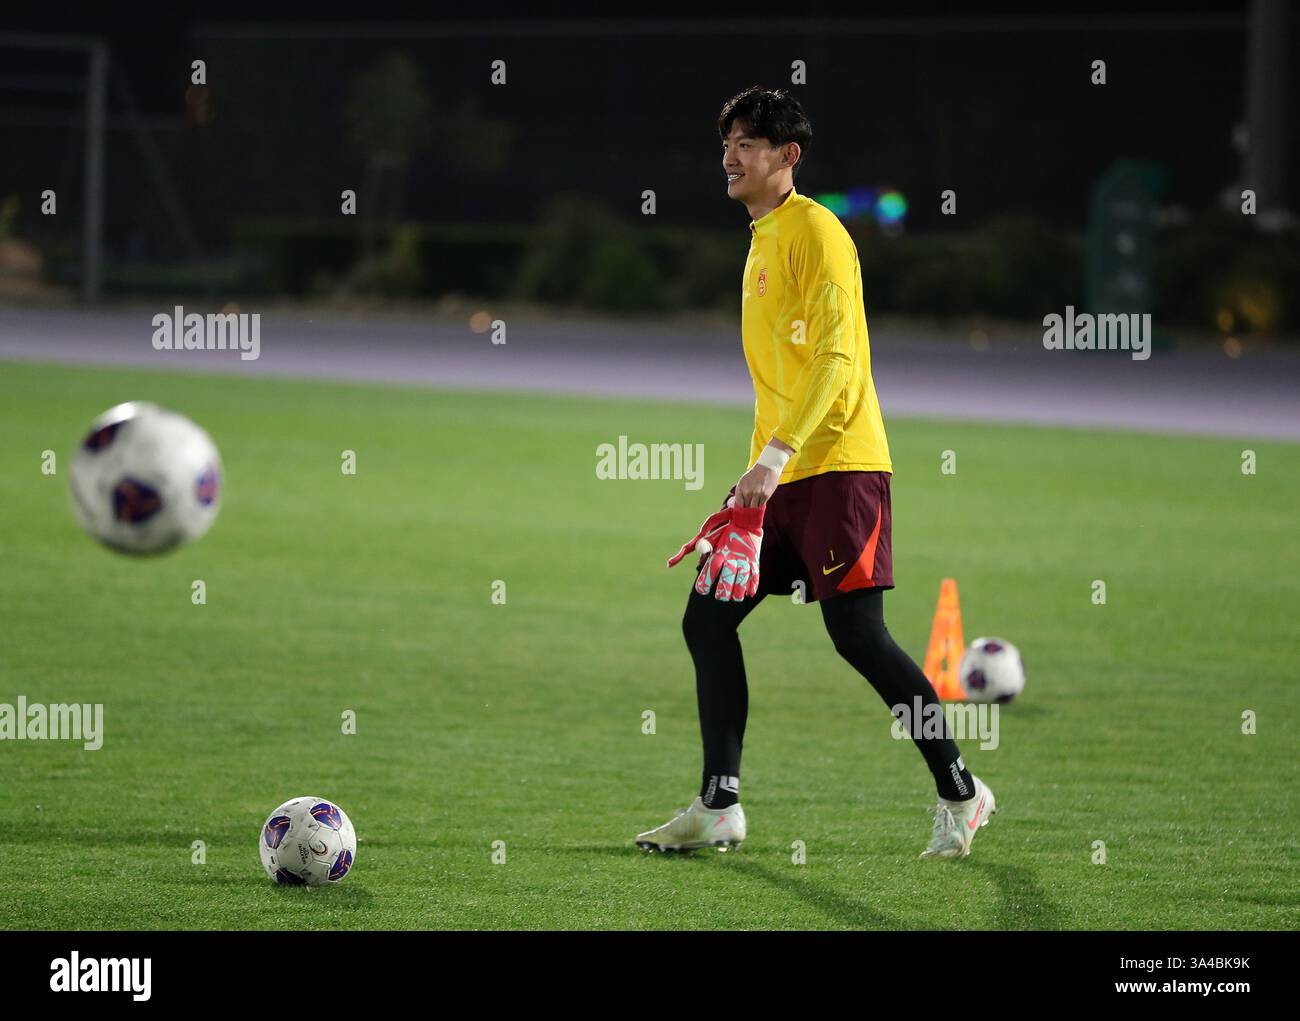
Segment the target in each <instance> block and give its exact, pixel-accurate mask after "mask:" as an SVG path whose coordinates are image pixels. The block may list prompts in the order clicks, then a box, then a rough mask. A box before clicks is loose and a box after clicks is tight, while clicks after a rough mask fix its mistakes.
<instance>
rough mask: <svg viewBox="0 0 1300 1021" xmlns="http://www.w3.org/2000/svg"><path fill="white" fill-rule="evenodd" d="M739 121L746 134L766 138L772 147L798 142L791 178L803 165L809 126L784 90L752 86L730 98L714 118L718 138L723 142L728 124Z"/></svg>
mask: <svg viewBox="0 0 1300 1021" xmlns="http://www.w3.org/2000/svg"><path fill="white" fill-rule="evenodd" d="M736 121H743V122H744V123H745V125H746V126H747V127H748V130H747V131H746V134H749V135H752V136H754V137H755V138H766V139H767V140H768V141H769V142H771V143H772V144H773V145H774V146H781V145H785V144H786V143H787V142H798V143H799V152H800V155H799V161H798V162H797V163H796V164H795V165H794V171H793V173H794V175H798V173H799V168H800V167H802V166H803V165H804V162H805V160H806V159H807V156H808V148H809V146H811V145H812V124H811V123H810V122H809V120H808V115H807V114H806V113H804V112H803V107H802V106H801V105H800V104H799V100H797V99H795V98H794V96H792V95H791V94H790V92H789V91H788V90H786V89H765V88H762V87H761V86H758V85H752V86H750V87H749V88H747V89H745V91H744V92H738V93H736V95H734V96H732V97H731V98H730V99H728V100H727V102H726V103H725V104H724V105H723V107H722V113H720V114H719V115H718V135H719V137H721V138H722V139H723V140H724V141H725V140H726V137H727V135H729V134H730V133H731V128H732V125H733V124H734V123H735V122H736Z"/></svg>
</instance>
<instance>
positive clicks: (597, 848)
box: [564, 844, 906, 930]
mask: <svg viewBox="0 0 1300 1021" xmlns="http://www.w3.org/2000/svg"><path fill="white" fill-rule="evenodd" d="M564 850H565V851H572V852H577V853H580V854H582V855H583V856H588V855H591V854H604V855H606V856H608V857H610V858H618V859H622V860H626V859H627V857H628V856H629V855H633V856H640V857H643V858H649V859H653V860H654V861H656V862H663V863H664V864H666V865H672V866H674V867H677V868H691V867H693V866H699V865H712V864H713V858H714V857H715V856H716V857H719V858H721V857H726V858H727V859H728V861H727V865H728V866H729V867H731V868H734V869H736V870H738V871H740V872H744V873H747V874H749V875H751V876H754V877H755V878H758V879H762V880H765V881H766V882H768V883H769V884H771V885H772V886H774V887H777V888H779V889H781V890H783V891H784V892H786V893H788V894H791V895H792V896H795V897H797V898H799V899H800V900H802V901H804V902H805V903H808V904H812V905H813V906H815V907H816V908H818V909H819V910H820V911H821V912H822V913H823V914H825V915H827V916H828V917H829V918H832V919H835V920H836V921H838V922H841V923H843V924H844V926H845V927H847V928H851V929H886V930H898V929H900V928H906V926H904V925H902V924H901V923H900V922H899V921H898V920H897V919H895V918H891V917H890V916H889V915H886V914H884V913H882V912H880V911H877V910H876V909H875V908H873V907H871V906H870V905H869V904H867V903H865V902H864V901H861V900H858V899H856V898H852V897H843V896H840V895H839V894H837V893H835V892H834V891H832V890H827V889H826V888H825V887H824V886H822V885H820V883H818V882H815V881H809V880H803V879H799V878H798V877H797V876H796V875H792V874H791V873H790V872H784V871H782V870H780V869H773V868H769V867H767V866H766V865H762V864H759V863H758V862H757V861H755V860H754V858H753V857H752V854H751V856H748V857H747V856H746V855H745V852H744V851H739V852H728V853H727V854H726V855H725V856H724V855H719V854H718V852H716V851H713V850H711V849H709V848H703V849H701V850H698V851H693V852H691V853H689V854H658V853H654V854H647V853H646V852H645V851H642V850H641V849H640V848H637V847H632V848H631V849H630V850H629V848H628V847H627V846H625V845H618V844H584V845H581V846H570V847H566V848H564ZM800 928H801V929H809V928H813V926H800Z"/></svg>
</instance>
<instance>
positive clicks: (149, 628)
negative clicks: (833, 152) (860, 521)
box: [0, 363, 1300, 929]
mask: <svg viewBox="0 0 1300 1021" xmlns="http://www.w3.org/2000/svg"><path fill="white" fill-rule="evenodd" d="M127 399H150V400H155V401H157V402H159V403H162V404H165V405H169V406H172V407H175V408H177V409H179V410H182V411H184V412H186V413H187V414H189V415H191V416H192V417H194V418H195V419H196V420H197V421H199V422H200V423H202V424H203V425H204V426H205V427H206V428H207V429H208V430H209V431H210V432H211V433H212V434H213V436H214V437H215V438H216V440H217V442H218V444H219V445H220V447H221V450H222V454H223V457H224V460H225V468H226V473H225V474H226V478H225V490H224V496H223V499H224V507H223V510H222V514H221V517H220V519H219V520H218V522H217V524H216V526H215V527H214V529H213V530H212V532H211V533H209V535H208V536H207V537H206V538H204V539H203V540H202V541H201V542H199V543H197V544H195V545H194V546H192V547H189V548H186V549H183V550H181V551H179V552H177V553H174V554H171V555H167V556H164V557H161V558H156V559H139V560H137V559H131V558H125V557H122V556H118V555H116V554H113V553H111V552H109V551H107V550H105V549H102V548H100V547H98V546H97V545H96V544H94V543H93V542H92V541H91V540H90V539H88V538H86V537H85V536H84V535H83V534H82V533H81V532H80V530H79V529H78V528H77V525H76V523H75V521H74V519H73V517H72V514H71V511H70V509H69V507H68V496H67V475H66V473H67V470H68V467H69V465H70V458H71V452H72V450H73V448H74V446H75V444H76V443H77V441H78V440H79V439H80V437H81V435H82V433H83V431H84V429H85V427H86V425H87V424H88V423H89V422H90V420H91V418H92V417H93V416H94V415H96V414H97V413H98V412H100V411H101V410H103V409H104V408H106V407H108V406H109V405H111V404H114V403H117V402H118V401H121V400H127ZM887 426H888V428H889V437H890V442H891V446H892V453H893V457H894V462H895V476H894V556H895V569H896V582H897V585H898V588H897V589H896V590H895V591H894V592H892V593H891V594H889V595H888V596H887V597H886V602H885V606H886V619H887V621H888V623H889V624H890V628H891V631H892V632H893V633H894V635H895V637H896V638H897V639H898V641H899V642H900V644H902V645H903V646H904V647H905V648H906V649H908V651H909V652H911V654H912V655H913V656H914V657H916V658H918V659H920V657H921V656H922V655H923V653H924V649H925V642H926V639H927V637H928V634H929V626H930V619H931V615H932V612H933V608H934V601H935V598H936V596H937V594H938V588H939V582H940V580H941V579H942V578H944V577H947V576H952V577H955V578H956V579H957V580H958V584H959V586H960V591H961V600H962V609H963V616H964V621H965V630H966V638H967V640H970V639H971V638H973V637H975V636H977V635H981V634H997V635H1002V636H1004V637H1006V638H1009V639H1011V640H1012V641H1014V642H1016V643H1017V644H1018V645H1019V646H1020V648H1021V650H1022V652H1023V653H1024V656H1025V661H1026V664H1027V666H1028V670H1029V684H1028V688H1027V690H1026V693H1025V695H1024V696H1023V698H1022V700H1021V701H1019V702H1017V703H1016V704H1014V705H1012V706H1010V707H1009V708H1008V709H1006V710H1005V712H1004V713H1003V715H1002V721H1001V735H1000V737H1001V744H1000V747H999V748H997V749H996V750H991V751H981V750H979V749H978V748H977V747H976V746H975V744H974V743H973V742H969V741H968V742H965V743H964V745H963V751H964V753H965V754H966V757H967V761H968V763H969V764H970V765H971V767H972V768H973V769H974V770H975V771H976V772H977V773H979V774H980V775H981V776H982V777H984V778H985V779H986V780H987V781H988V783H989V784H990V785H991V786H992V787H993V789H994V790H995V792H996V793H997V796H998V801H999V805H1000V812H999V814H998V815H997V817H996V818H995V819H994V820H993V823H992V824H991V825H990V826H989V827H988V828H987V829H985V830H983V831H982V832H981V834H980V836H979V837H978V839H977V840H976V841H975V845H974V850H973V853H972V855H971V857H970V858H969V859H966V860H965V861H962V862H956V863H954V862H922V861H918V860H917V854H918V853H919V852H920V850H921V849H922V848H923V847H924V846H925V843H926V840H927V838H928V836H929V824H930V818H929V815H928V809H929V807H930V806H931V804H932V801H933V793H934V792H933V785H932V782H931V780H930V777H929V774H928V773H927V771H926V770H925V767H924V765H923V763H922V761H921V759H920V756H919V755H917V754H916V752H915V750H914V749H913V747H912V746H911V743H910V742H907V741H895V740H892V739H891V738H890V735H889V724H890V722H891V721H890V717H889V715H888V712H887V710H886V708H885V707H884V705H883V704H882V703H881V702H880V701H879V699H878V698H877V696H876V695H875V693H874V692H873V691H872V690H871V688H870V687H869V686H868V685H867V683H866V682H865V681H864V680H862V679H861V678H860V677H858V676H857V675H856V674H855V673H854V672H853V671H852V670H851V669H850V668H849V667H848V666H847V665H846V664H844V663H843V662H842V661H841V660H839V659H838V657H837V656H836V654H835V652H834V650H833V649H832V647H831V645H830V642H829V640H828V639H827V638H826V635H825V632H824V630H823V628H822V624H821V618H820V614H819V612H818V610H817V609H816V608H815V607H812V606H796V605H793V604H792V603H791V602H790V601H789V600H776V599H769V600H768V601H767V602H766V603H765V604H764V605H763V606H762V607H761V608H760V609H759V610H758V611H756V613H755V615H754V616H753V617H751V618H750V620H749V622H748V623H747V625H746V627H745V628H744V629H742V637H743V639H744V643H745V653H746V663H747V667H748V671H749V680H750V698H751V705H750V718H749V727H748V732H747V734H746V755H745V761H744V769H743V786H742V793H743V795H744V805H745V808H746V811H747V813H748V815H749V819H750V836H749V839H748V841H747V843H746V844H745V846H744V848H742V849H741V850H740V851H739V852H735V853H731V854H718V853H716V852H712V851H710V852H698V853H696V854H695V855H693V856H688V857H681V858H672V857H661V856H647V855H645V854H643V853H641V852H639V851H638V850H636V848H635V847H634V845H633V843H632V837H633V836H634V835H635V833H636V832H637V831H639V830H642V829H645V828H648V827H650V826H652V825H657V824H658V823H660V822H663V821H664V820H665V819H667V818H668V816H669V814H670V813H671V812H672V811H673V810H674V809H676V808H679V807H681V806H684V805H685V804H687V803H688V802H689V801H690V799H691V798H692V797H694V794H695V792H696V790H697V787H698V782H699V770H700V765H701V763H700V745H699V730H698V721H697V718H696V711H695V691H694V676H693V673H692V670H691V665H690V660H689V657H688V655H687V652H686V649H685V647H684V645H683V643H682V639H681V632H680V620H681V613H682V609H683V607H684V605H685V600H686V595H687V590H688V587H689V582H690V579H691V573H690V569H689V565H688V566H687V567H678V568H677V569H675V570H673V571H671V572H670V571H668V570H666V569H665V567H664V559H665V557H666V556H667V555H668V554H669V553H670V552H672V551H673V550H675V549H676V547H677V546H678V545H679V544H680V543H681V542H682V541H683V540H684V539H685V538H686V537H687V536H689V535H690V534H692V532H693V531H694V529H695V527H696V526H697V524H698V522H699V521H700V520H701V519H702V518H703V517H704V516H705V515H706V514H708V513H709V512H711V511H712V510H714V509H716V507H717V505H718V503H719V501H720V499H721V497H722V495H723V494H725V492H726V490H727V489H728V487H729V486H730V485H731V483H732V482H734V481H735V478H736V476H737V475H738V474H739V473H740V471H741V470H742V469H743V467H744V463H743V462H744V459H745V457H746V456H747V453H748V450H747V443H748V438H749V433H750V428H751V420H750V418H749V413H748V412H747V411H746V410H745V409H711V408H707V407H703V406H693V405H673V404H663V403H653V402H635V403H633V402H626V401H614V400H578V399H560V398H553V397H544V396H519V395H501V394H487V393H443V392H435V391H429V390H422V389H414V388H403V387H384V386H354V385H347V384H341V383H340V384H332V383H319V382H300V381H273V380H265V379H257V380H249V379H244V378H238V377H235V376H206V375H199V376H189V375H179V374H170V373H165V372H158V373H155V372H141V371H122V370H98V369H93V370H92V369H85V368H63V367H53V366H41V365H24V364H17V363H11V364H3V365H0V435H3V436H4V442H3V444H0V508H2V515H0V517H2V518H3V523H4V527H3V528H2V529H0V574H2V577H3V584H0V702H8V703H14V702H15V701H16V699H17V696H18V695H25V696H26V697H27V699H28V700H29V702H46V703H49V702H89V703H96V702H99V703H103V705H104V713H105V738H104V746H103V748H102V749H101V750H99V751H94V752H90V751H84V750H83V749H82V748H81V745H80V744H75V743H72V742H67V741H42V742H31V741H24V742H14V741H4V742H0V776H2V777H3V782H2V783H0V819H3V826H0V927H3V928H9V929H21V928H42V929H44V928H51V929H57V928H68V929H94V928H109V929H117V928H128V929H151V928H182V929H189V928H198V929H208V928H217V929H227V928H231V929H237V928H267V929H285V928H292V927H308V928H314V929H318V928H399V929H401V928H554V929H560V928H602V929H604V928H610V929H623V928H634V929H640V928H670V929H671V928H699V929H765V928H848V929H912V928H976V929H979V928H1042V929H1054V928H1130V929H1132V928H1142V929H1145V928H1154V929H1164V928H1206V929H1220V928H1228V929H1233V928H1294V927H1295V926H1296V924H1297V920H1298V917H1300V912H1298V911H1297V908H1298V907H1300V894H1297V893H1296V891H1295V886H1294V883H1291V882H1288V881H1284V880H1282V879H1281V878H1280V877H1285V876H1289V875H1292V874H1293V872H1294V869H1295V867H1296V865H1297V851H1296V842H1295V823H1294V820H1295V811H1296V794H1295V791H1296V790H1297V780H1298V779H1300V777H1298V776H1297V772H1298V771H1297V766H1296V756H1295V750H1296V747H1297V738H1298V737H1300V729H1298V728H1297V715H1298V710H1297V695H1298V692H1300V671H1298V669H1297V662H1298V659H1297V644H1296V627H1295V612H1296V607H1297V605H1300V580H1298V578H1300V553H1298V552H1297V542H1296V508H1297V506H1298V505H1300V446H1295V445H1289V444H1284V443H1264V442H1260V443H1250V442H1244V441H1240V440H1229V439H1200V438H1197V439H1193V438H1169V437H1159V436H1148V435H1137V434H1129V433H1122V432H1097V431H1081V430H1064V429H1039V428H1026V427H1020V426H1006V425H984V424H970V423H942V422H933V421H917V420H907V419H901V418H899V419H894V420H890V421H889V422H887ZM620 434H625V435H628V436H629V437H630V439H631V440H633V441H642V442H682V443H696V442H700V443H703V444H704V445H705V451H706V457H705V472H706V474H705V486H704V488H703V489H702V490H698V491H688V490H687V489H686V488H685V487H684V485H683V483H682V482H680V481H677V482H671V481H601V480H599V479H597V478H596V474H595V461H596V447H597V446H598V445H599V444H601V443H605V442H617V438H618V436H619V435H620ZM1248 447H1249V448H1251V449H1254V450H1255V451H1256V453H1257V457H1258V474H1256V475H1254V476H1249V475H1243V474H1242V471H1241V456H1242V450H1243V449H1245V448H1248ZM46 449H53V450H55V451H56V452H57V453H58V458H59V460H58V472H57V474H56V475H53V476H49V475H44V474H42V473H41V455H42V451H44V450H46ZM344 450H355V451H356V453H357V473H356V475H355V476H347V475H344V474H343V473H342V472H341V471H340V464H341V460H340V455H341V452H342V451H344ZM945 450H954V451H955V452H956V455H957V469H958V470H957V474H956V475H944V474H942V473H941V472H940V460H941V455H942V452H943V451H945ZM195 579H202V580H203V581H204V582H205V583H206V586H207V603H206V605H198V606H196V605H194V604H193V603H192V602H191V583H192V582H193V581H194V580H195ZM1094 579H1101V580H1103V581H1105V583H1106V586H1107V601H1106V603H1105V605H1094V604H1093V602H1092V591H1093V590H1092V583H1093V581H1094ZM497 580H501V581H504V582H505V585H506V602H505V604H504V605H497V604H494V603H493V601H492V598H491V595H492V586H493V583H494V582H495V581H497ZM345 710H353V711H355V712H356V714H357V733H356V734H355V735H347V734H343V733H342V732H341V717H342V714H343V713H344V711H345ZM645 710H653V711H654V713H655V714H656V732H655V733H654V734H643V733H642V714H643V712H644V711H645ZM1244 710H1252V711H1254V713H1256V714H1257V733H1256V734H1254V735H1246V734H1243V733H1242V713H1243V711H1244ZM300 794H320V795H324V796H327V797H330V798H333V799H335V800H337V801H338V803H339V804H341V805H342V806H343V807H344V808H345V809H346V810H347V811H348V813H349V814H350V815H351V816H352V819H353V821H354V822H355V824H356V828H357V831H358V834H359V836H360V844H359V849H358V856H357V864H356V867H355V869H354V870H353V872H352V874H351V875H350V876H349V877H348V879H347V880H346V881H345V882H343V883H342V884H341V885H340V886H338V887H335V888H331V889H325V890H304V889H281V888H276V887H275V886H274V885H272V884H271V883H270V882H269V881H267V880H266V878H265V876H264V875H263V873H262V871H261V868H260V865H259V862H258V856H257V848H256V840H257V838H258V834H259V828H260V826H261V824H262V822H263V820H264V819H265V817H266V815H267V813H268V812H269V811H270V810H271V809H272V808H274V807H275V806H276V805H277V804H279V803H280V802H281V801H283V800H285V799H287V798H289V797H291V796H295V795H300ZM196 840H201V841H203V842H204V843H205V845H206V863H205V864H194V863H193V862H192V855H193V852H192V850H191V847H192V843H193V842H194V841H196ZM497 841H502V842H504V849H505V861H504V863H500V864H498V863H495V862H494V861H493V850H494V842H497ZM797 841H802V842H803V846H804V847H805V848H806V863H805V864H794V863H793V862H792V855H793V854H794V849H793V848H794V846H795V842H797ZM1095 841H1104V842H1105V847H1106V856H1107V861H1106V864H1104V865H1101V864H1093V863H1092V859H1093V855H1094V851H1093V845H1094V842H1095ZM497 846H501V845H497Z"/></svg>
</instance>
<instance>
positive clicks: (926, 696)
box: [682, 588, 974, 801]
mask: <svg viewBox="0 0 1300 1021" xmlns="http://www.w3.org/2000/svg"><path fill="white" fill-rule="evenodd" d="M762 600H763V597H762V596H761V595H760V596H758V597H756V598H751V599H746V600H744V601H743V602H739V603H732V602H722V601H721V600H718V599H714V598H713V596H712V595H708V596H702V595H700V594H699V593H698V592H696V591H695V590H694V589H692V590H691V595H690V598H689V600H688V601H687V603H686V615H685V616H684V617H683V618H682V632H683V634H684V635H685V636H686V646H687V648H688V649H690V653H691V659H692V660H693V661H694V663H695V693H696V698H697V699H698V701H699V709H700V734H701V737H703V739H704V774H705V776H709V775H716V776H739V775H740V753H741V749H742V747H743V746H744V739H745V722H746V720H747V718H748V716H749V685H748V683H747V682H746V680H745V661H744V657H743V656H742V655H741V651H740V635H739V633H738V630H739V628H740V622H741V621H743V620H744V619H745V618H746V617H747V616H749V614H750V612H751V611H753V609H754V607H756V606H757V605H758V604H759V603H760V602H762ZM819 605H820V606H821V610H822V620H823V621H824V622H825V624H826V631H827V633H828V634H829V635H830V636H831V641H832V642H833V643H834V644H835V651H836V652H838V653H839V654H840V655H841V656H843V657H844V659H846V660H847V661H848V662H849V664H850V665H851V666H853V668H854V669H855V670H857V671H858V673H860V674H862V676H863V677H865V678H866V679H867V680H868V681H869V682H870V683H871V686H872V687H873V688H875V689H876V693H877V694H878V695H880V697H881V698H882V699H883V700H884V702H885V705H887V706H889V707H890V708H891V709H892V708H893V707H894V706H895V705H899V704H903V705H906V706H907V707H908V709H909V711H910V710H912V709H913V708H914V702H913V699H914V698H916V697H917V696H920V698H921V704H922V707H923V708H924V707H925V706H929V705H932V704H941V703H939V699H938V697H937V696H936V695H935V693H934V687H933V686H932V685H931V684H930V682H929V681H928V680H927V679H926V676H925V674H924V673H922V671H921V668H920V667H918V666H917V665H916V663H915V662H914V661H913V660H912V658H911V657H910V656H908V654H907V653H906V652H904V651H903V650H902V649H900V648H899V647H898V644H897V643H896V642H895V641H894V639H893V637H892V636H891V635H890V634H889V631H888V629H887V628H886V627H885V611H884V590H883V589H878V588H868V589H856V590H854V591H852V592H847V593H845V594H844V595H841V596H836V597H835V598H834V599H828V600H824V601H822V602H821V603H820V604H819ZM922 719H924V717H922ZM913 740H914V741H915V743H916V747H917V748H918V749H919V750H920V752H921V755H922V757H923V758H924V759H925V763H926V765H927V766H929V768H930V772H931V773H932V774H933V775H934V779H935V784H936V786H937V787H938V789H939V795H940V796H941V797H945V798H948V799H950V800H954V801H957V800H962V799H964V798H968V797H970V796H971V795H972V793H973V791H974V785H973V784H972V783H971V779H970V774H969V773H968V772H967V771H966V769H965V765H964V763H962V762H961V761H960V752H959V751H958V749H957V745H956V742H954V741H953V739H952V735H951V733H950V731H949V730H948V725H947V723H946V722H945V723H944V727H943V737H942V738H936V737H930V738H922V737H914V738H913Z"/></svg>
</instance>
